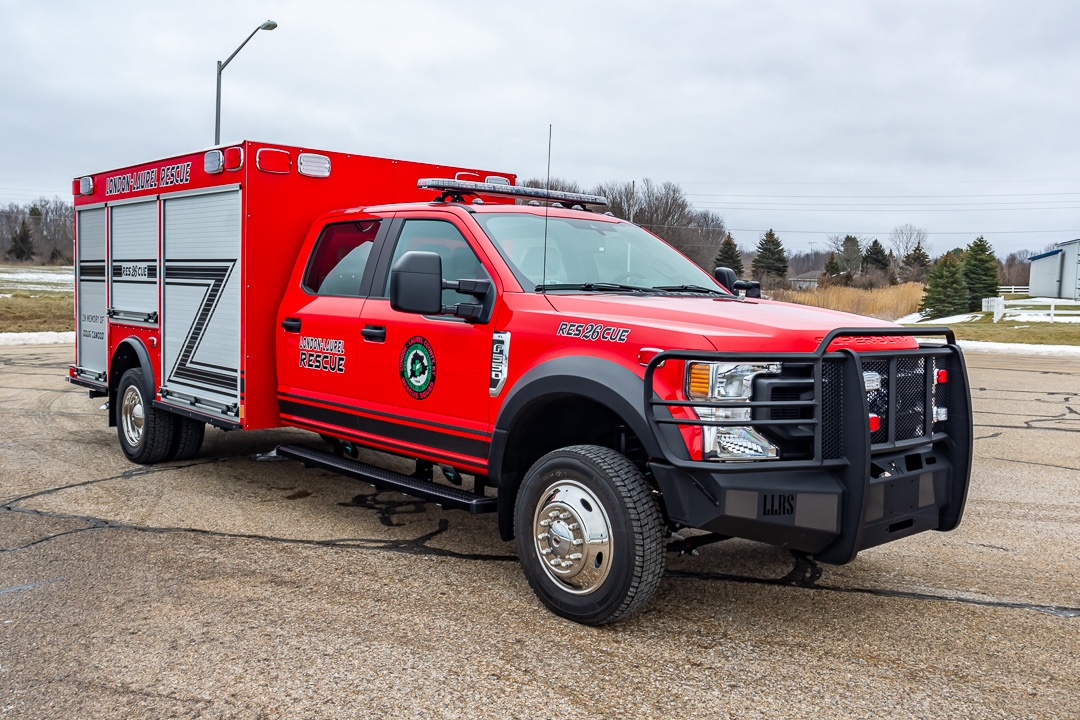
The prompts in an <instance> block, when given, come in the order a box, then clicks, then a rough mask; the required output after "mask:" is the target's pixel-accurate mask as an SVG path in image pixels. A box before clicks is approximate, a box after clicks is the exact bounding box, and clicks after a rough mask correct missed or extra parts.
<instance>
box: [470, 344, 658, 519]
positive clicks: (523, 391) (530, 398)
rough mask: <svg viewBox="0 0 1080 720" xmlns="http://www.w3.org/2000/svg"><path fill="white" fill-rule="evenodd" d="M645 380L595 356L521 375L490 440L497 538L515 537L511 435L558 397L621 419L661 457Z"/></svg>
mask: <svg viewBox="0 0 1080 720" xmlns="http://www.w3.org/2000/svg"><path fill="white" fill-rule="evenodd" d="M644 382H645V381H644V379H643V378H642V377H640V376H638V375H636V374H635V373H634V372H632V371H631V370H629V369H627V368H626V367H624V366H622V365H619V364H617V363H614V362H612V361H610V360H605V359H602V358H597V357H590V356H582V355H571V356H565V357H559V358H555V359H554V360H548V361H547V362H544V363H541V364H540V365H537V366H535V367H533V368H531V369H530V370H529V371H528V372H526V373H525V374H524V375H522V376H521V377H520V378H519V379H518V381H517V382H515V383H514V385H513V387H511V388H510V391H509V392H508V393H507V396H506V401H505V402H503V404H502V408H501V409H500V410H499V417H498V419H497V420H496V421H495V428H494V432H493V433H492V438H491V451H490V453H489V456H488V472H489V475H490V476H491V478H492V481H493V482H494V484H495V485H496V487H498V488H499V495H498V498H499V534H500V535H501V536H502V537H503V539H505V540H509V539H510V538H512V537H513V527H514V503H515V501H516V498H517V490H518V487H519V486H520V484H521V480H522V478H521V477H517V476H513V475H511V474H509V473H507V472H506V471H505V469H504V468H505V466H506V465H507V462H508V457H507V444H508V441H509V438H510V433H511V430H512V429H513V428H514V427H515V425H516V424H517V423H519V422H520V421H521V420H522V419H523V418H527V416H528V414H529V413H530V412H531V411H532V410H533V409H534V408H537V407H538V406H539V404H541V403H543V401H544V400H548V399H552V398H559V397H575V396H576V397H583V398H587V399H589V400H592V401H594V402H596V403H598V404H600V405H603V406H604V407H606V408H607V409H608V410H610V411H611V412H612V413H614V414H615V415H616V416H617V417H619V418H621V419H622V420H623V421H624V422H625V423H626V424H627V426H628V427H629V428H630V429H631V430H632V431H633V432H634V434H635V435H636V436H637V437H638V439H639V440H640V441H641V443H642V445H643V446H644V448H645V451H646V452H647V453H648V454H649V456H650V457H662V453H661V450H660V445H659V443H658V442H657V441H656V438H655V437H653V433H652V431H651V430H650V428H649V423H648V421H647V420H646V419H645V408H644V407H643V404H644V400H645V390H644Z"/></svg>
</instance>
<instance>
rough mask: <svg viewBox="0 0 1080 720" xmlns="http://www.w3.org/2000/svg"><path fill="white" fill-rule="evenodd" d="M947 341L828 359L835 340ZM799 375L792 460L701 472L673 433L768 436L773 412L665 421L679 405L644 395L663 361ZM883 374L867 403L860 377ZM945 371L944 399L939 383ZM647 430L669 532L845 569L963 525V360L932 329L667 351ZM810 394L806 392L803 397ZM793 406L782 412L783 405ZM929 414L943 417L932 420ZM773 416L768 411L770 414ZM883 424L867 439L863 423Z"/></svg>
mask: <svg viewBox="0 0 1080 720" xmlns="http://www.w3.org/2000/svg"><path fill="white" fill-rule="evenodd" d="M929 334H937V335H945V336H946V337H947V343H946V344H941V345H931V346H925V345H924V346H922V347H920V348H919V349H917V350H897V351H887V352H881V351H874V352H859V353H857V352H854V351H853V350H850V349H843V350H839V351H837V352H832V353H826V352H825V349H826V348H827V347H828V346H829V344H830V343H831V341H832V340H834V339H835V338H836V337H837V336H872V335H893V336H902V335H929ZM672 359H675V360H686V359H700V360H716V361H722V362H763V361H768V362H776V361H779V362H782V363H791V364H803V365H804V366H805V367H806V368H807V377H808V379H807V380H806V381H804V383H803V384H804V386H805V387H807V388H810V387H812V388H813V399H814V402H813V403H805V404H806V405H808V406H810V407H812V412H811V411H809V410H808V411H806V412H805V413H804V414H803V419H802V420H801V421H800V420H788V421H786V422H787V423H788V425H789V426H792V427H797V428H800V429H801V430H802V431H803V432H804V435H805V436H806V439H805V440H804V442H803V444H802V445H801V447H802V449H803V453H802V456H801V457H799V458H798V459H789V458H787V457H785V453H784V446H783V445H782V444H781V456H780V458H779V459H777V460H765V461H739V462H731V461H729V462H715V461H709V462H702V461H693V460H690V459H689V457H688V455H687V454H686V450H685V446H684V444H683V443H682V442H681V436H680V435H679V433H678V431H677V429H676V428H677V427H678V426H679V425H708V424H714V425H725V424H726V425H735V424H742V425H746V424H751V425H754V426H756V427H757V429H759V430H762V431H764V432H766V433H767V432H768V431H769V426H770V422H775V420H771V418H770V413H772V412H775V411H776V410H778V409H779V406H781V405H782V404H783V403H780V402H776V403H770V401H769V399H768V398H766V399H764V400H758V398H757V396H756V393H755V401H754V402H753V403H751V404H752V405H753V406H754V407H755V412H754V418H755V419H754V420H753V421H750V422H749V423H748V422H747V421H739V422H736V421H722V420H721V421H686V420H684V419H675V418H673V417H672V416H671V414H670V412H669V411H668V409H667V408H668V407H670V406H673V405H693V404H694V403H692V402H689V401H684V402H673V401H671V400H661V399H659V398H658V397H656V395H655V394H652V391H651V388H652V372H653V370H654V369H655V367H656V366H657V365H659V363H661V362H664V361H665V360H672ZM866 368H874V369H875V371H881V374H882V376H883V377H882V380H883V383H882V384H883V389H882V390H881V391H879V392H877V393H867V391H866V390H865V387H864V380H863V372H864V369H866ZM939 370H945V371H946V372H947V385H948V388H947V392H945V390H944V385H941V386H939V385H938V384H937V381H936V378H937V372H938V371H939ZM646 388H647V392H649V393H650V397H649V398H648V399H647V402H648V405H649V407H651V408H652V412H650V413H648V417H649V422H650V424H651V426H652V427H653V430H654V433H655V436H656V437H657V439H658V442H659V444H660V446H661V448H662V450H663V453H664V457H663V458H662V459H660V458H658V459H656V460H654V461H652V462H651V463H650V468H651V470H652V473H653V475H654V477H655V478H656V480H657V483H658V485H659V488H660V491H661V493H662V496H663V500H664V506H665V509H666V511H667V514H668V518H669V519H670V520H671V521H672V522H673V523H675V524H677V525H681V526H686V527H694V528H701V529H704V530H709V531H711V532H715V533H719V534H722V535H729V536H732V537H741V538H746V539H750V540H757V541H761V542H766V543H770V544H773V545H779V546H781V547H787V548H791V549H793V550H800V551H803V552H807V553H811V554H813V555H814V556H815V557H816V558H817V559H818V560H821V561H823V562H829V563H846V562H850V561H851V560H853V559H854V558H855V556H856V554H857V553H858V552H859V551H860V550H864V549H866V548H870V547H874V546H876V545H881V544H883V543H886V542H890V541H892V540H897V539H900V538H903V537H907V536H909V535H913V534H915V533H919V532H923V531H925V530H942V531H945V530H952V529H953V528H955V527H956V526H957V525H958V524H959V522H960V518H961V516H962V514H963V510H964V504H965V502H966V497H967V488H968V481H969V475H970V467H971V448H972V422H971V394H970V388H969V386H968V380H967V373H966V368H965V365H964V359H963V355H962V354H961V352H960V349H959V347H957V346H956V344H955V342H954V341H953V338H952V336H951V333H949V332H948V331H947V330H943V329H940V328H934V329H928V330H921V329H920V330H915V331H913V330H907V329H900V328H896V329H893V328H888V329H881V328H875V329H873V330H860V329H851V330H842V331H835V332H834V333H831V334H830V335H829V336H827V337H826V338H825V339H824V340H823V341H822V343H821V346H820V347H819V350H818V351H817V352H815V353H807V354H798V355H784V354H765V353H753V354H723V353H716V354H709V353H686V352H671V353H662V354H661V355H658V356H657V357H656V358H654V359H653V361H652V363H650V366H649V369H648V370H647V371H646ZM807 393H809V390H807ZM791 404H792V403H790V402H789V403H787V405H791ZM935 404H936V406H937V407H938V408H944V409H945V410H947V413H948V416H947V419H944V420H939V419H938V416H937V415H936V414H935V409H934V408H935ZM770 405H775V406H777V408H775V409H774V408H770ZM871 409H873V410H874V411H875V412H876V414H879V415H880V416H882V421H883V424H882V428H881V429H880V430H878V431H877V432H873V433H872V432H871V431H870V428H869V425H868V415H869V413H870V412H871Z"/></svg>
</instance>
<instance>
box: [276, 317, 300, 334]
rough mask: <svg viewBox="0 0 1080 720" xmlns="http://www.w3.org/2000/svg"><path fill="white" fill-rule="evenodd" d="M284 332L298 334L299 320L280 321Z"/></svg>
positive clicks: (287, 319)
mask: <svg viewBox="0 0 1080 720" xmlns="http://www.w3.org/2000/svg"><path fill="white" fill-rule="evenodd" d="M281 327H283V328H285V332H300V318H285V319H284V320H282V321H281Z"/></svg>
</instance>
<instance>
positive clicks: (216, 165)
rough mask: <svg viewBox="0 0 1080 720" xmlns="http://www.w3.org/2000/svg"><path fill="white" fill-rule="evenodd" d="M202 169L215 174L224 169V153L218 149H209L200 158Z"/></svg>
mask: <svg viewBox="0 0 1080 720" xmlns="http://www.w3.org/2000/svg"><path fill="white" fill-rule="evenodd" d="M202 166H203V171H204V172H206V173H207V174H209V175H216V174H217V173H219V172H221V171H222V170H224V169H225V153H223V152H221V151H220V150H210V151H208V152H207V153H206V154H205V155H203V158H202Z"/></svg>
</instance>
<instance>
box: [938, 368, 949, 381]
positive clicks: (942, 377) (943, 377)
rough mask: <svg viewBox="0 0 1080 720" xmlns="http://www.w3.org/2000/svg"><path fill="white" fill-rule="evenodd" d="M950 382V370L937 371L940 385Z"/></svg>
mask: <svg viewBox="0 0 1080 720" xmlns="http://www.w3.org/2000/svg"><path fill="white" fill-rule="evenodd" d="M948 380H949V371H948V370H938V371H937V381H938V383H939V384H940V383H943V382H948Z"/></svg>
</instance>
